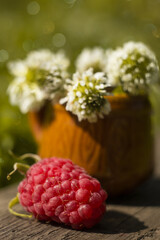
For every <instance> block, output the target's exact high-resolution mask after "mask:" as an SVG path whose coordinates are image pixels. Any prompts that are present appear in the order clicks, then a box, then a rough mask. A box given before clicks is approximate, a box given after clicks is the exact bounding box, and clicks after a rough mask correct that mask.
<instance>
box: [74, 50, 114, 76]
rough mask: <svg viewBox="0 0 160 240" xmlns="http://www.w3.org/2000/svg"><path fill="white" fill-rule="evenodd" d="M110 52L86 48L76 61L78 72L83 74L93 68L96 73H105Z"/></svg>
mask: <svg viewBox="0 0 160 240" xmlns="http://www.w3.org/2000/svg"><path fill="white" fill-rule="evenodd" d="M108 51H110V50H108ZM108 51H105V50H104V49H102V48H100V47H95V48H93V49H90V48H84V49H83V50H82V52H81V53H80V55H79V56H78V58H77V60H76V69H77V71H79V72H81V73H82V72H83V71H85V70H87V69H89V68H93V70H94V72H103V71H105V68H106V63H107V58H108Z"/></svg>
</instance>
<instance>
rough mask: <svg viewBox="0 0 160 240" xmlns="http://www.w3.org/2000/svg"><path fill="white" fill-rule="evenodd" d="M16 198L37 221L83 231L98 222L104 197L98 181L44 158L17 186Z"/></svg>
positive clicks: (69, 163)
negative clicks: (54, 222) (63, 225)
mask: <svg viewBox="0 0 160 240" xmlns="http://www.w3.org/2000/svg"><path fill="white" fill-rule="evenodd" d="M18 198H19V201H20V204H21V205H22V206H23V207H24V209H25V210H26V211H28V212H30V213H32V214H33V215H34V216H35V218H37V219H39V220H47V221H56V222H59V223H64V224H66V225H69V226H71V227H72V228H74V229H82V228H91V227H92V226H94V225H95V224H96V223H98V222H99V220H100V218H101V217H102V215H103V213H104V212H105V210H106V205H105V200H106V198H107V193H106V192H105V191H104V190H103V189H102V188H101V185H100V183H99V181H98V180H96V179H95V178H92V177H91V176H89V175H88V174H87V173H86V172H85V170H84V169H83V168H81V167H79V166H77V165H75V164H73V163H72V161H70V160H68V159H58V158H46V159H43V160H41V161H39V162H37V163H35V164H33V165H32V166H31V167H30V169H29V170H28V171H27V172H26V178H25V179H24V180H23V181H22V182H21V183H20V184H19V186H18Z"/></svg>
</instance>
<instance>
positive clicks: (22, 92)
mask: <svg viewBox="0 0 160 240" xmlns="http://www.w3.org/2000/svg"><path fill="white" fill-rule="evenodd" d="M68 66H69V60H68V59H67V58H66V57H65V55H64V53H63V52H58V53H52V52H51V51H49V50H45V49H43V50H37V51H33V52H31V53H29V54H28V55H27V57H26V59H24V60H19V61H15V62H11V63H9V65H8V68H9V70H10V72H11V74H12V75H13V76H14V80H13V82H12V83H11V85H10V86H9V90H8V94H9V96H10V100H11V103H12V104H13V105H19V106H20V108H21V110H22V112H26V111H29V110H32V109H35V106H36V108H37V106H38V104H39V106H41V105H42V103H44V102H45V101H46V100H53V101H54V102H57V101H59V98H60V97H62V96H63V95H64V93H65V84H66V83H65V79H66V78H67V77H68V73H67V68H68ZM20 79H21V80H20ZM22 79H23V81H22ZM22 82H23V83H22ZM18 84H19V86H18ZM14 85H15V86H14ZM29 89H30V95H29ZM14 91H15V92H17V94H16V95H15V96H14V97H13V96H12V92H14ZM36 92H37V94H36ZM37 96H38V97H37ZM39 96H40V99H39ZM16 98H17V99H16ZM25 98H27V99H25ZM42 98H43V99H42ZM31 99H32V101H31ZM33 99H35V104H34V100H33ZM19 101H20V103H18V102H19ZM23 102H25V103H26V102H27V107H24V109H23V107H21V106H22V105H23ZM29 103H30V104H29ZM24 105H25V106H26V104H24Z"/></svg>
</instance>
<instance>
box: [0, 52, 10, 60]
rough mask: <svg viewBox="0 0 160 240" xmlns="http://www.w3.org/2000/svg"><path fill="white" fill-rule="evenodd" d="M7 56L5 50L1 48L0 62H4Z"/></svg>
mask: <svg viewBox="0 0 160 240" xmlns="http://www.w3.org/2000/svg"><path fill="white" fill-rule="evenodd" d="M8 58H9V54H8V52H7V51H6V50H4V49H1V50H0V62H5V61H7V60H8Z"/></svg>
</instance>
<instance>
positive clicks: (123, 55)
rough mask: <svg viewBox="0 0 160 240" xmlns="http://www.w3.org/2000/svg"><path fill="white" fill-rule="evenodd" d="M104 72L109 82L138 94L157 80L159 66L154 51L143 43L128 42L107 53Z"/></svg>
mask: <svg viewBox="0 0 160 240" xmlns="http://www.w3.org/2000/svg"><path fill="white" fill-rule="evenodd" d="M106 72H107V76H108V83H109V84H111V85H112V86H120V85H121V86H122V88H123V90H124V91H126V92H129V93H131V94H139V93H145V92H146V91H147V89H148V86H149V84H152V83H154V82H156V81H158V76H159V67H158V63H157V59H156V57H155V55H154V53H153V52H152V51H151V50H150V49H149V48H148V47H147V46H146V45H145V44H143V43H139V42H138V43H136V42H128V43H125V44H124V45H123V47H122V48H118V49H116V50H115V51H112V52H111V53H110V54H109V56H108V63H107V67H106Z"/></svg>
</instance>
